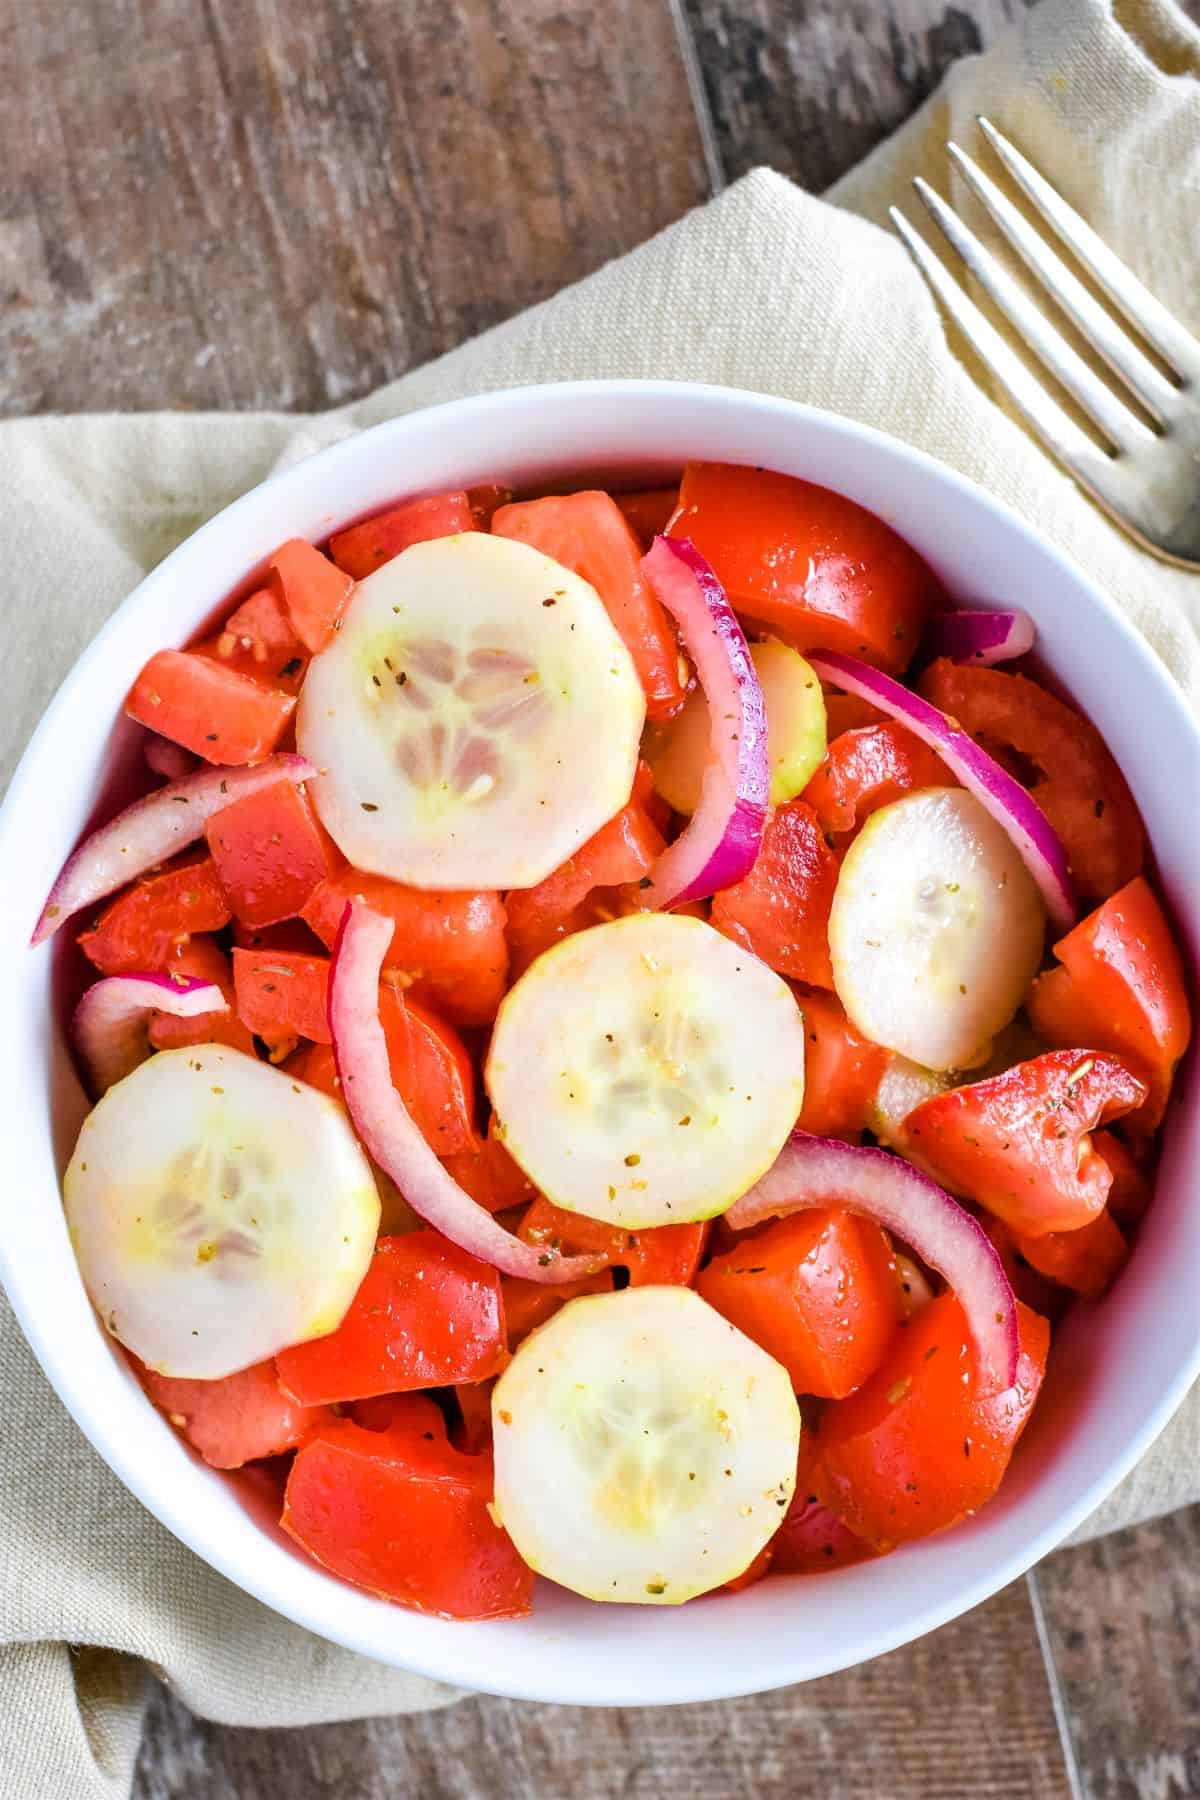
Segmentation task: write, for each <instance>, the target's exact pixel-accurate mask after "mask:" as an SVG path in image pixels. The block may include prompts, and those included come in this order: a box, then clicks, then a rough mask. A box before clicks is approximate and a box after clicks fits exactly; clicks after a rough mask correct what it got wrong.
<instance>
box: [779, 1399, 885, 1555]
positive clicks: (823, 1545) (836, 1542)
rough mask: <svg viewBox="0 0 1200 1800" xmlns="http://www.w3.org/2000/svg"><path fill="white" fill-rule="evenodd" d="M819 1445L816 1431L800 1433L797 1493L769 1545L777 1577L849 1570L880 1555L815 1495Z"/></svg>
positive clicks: (806, 1428) (805, 1430) (805, 1429)
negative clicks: (856, 1564)
mask: <svg viewBox="0 0 1200 1800" xmlns="http://www.w3.org/2000/svg"><path fill="white" fill-rule="evenodd" d="M816 1442H817V1439H816V1432H815V1431H811V1430H809V1428H808V1427H807V1426H806V1427H805V1428H804V1430H803V1431H802V1432H801V1433H800V1454H799V1456H798V1457H797V1459H796V1491H795V1493H794V1494H793V1495H792V1501H791V1505H790V1506H789V1507H788V1509H787V1512H786V1513H785V1514H784V1516H783V1523H782V1525H781V1526H780V1527H779V1530H778V1531H777V1532H776V1533H775V1536H774V1537H773V1538H772V1539H771V1542H770V1543H769V1544H768V1545H767V1549H768V1550H769V1551H770V1552H771V1568H772V1571H773V1572H774V1573H775V1574H776V1575H819V1574H821V1573H822V1572H823V1571H824V1570H826V1569H848V1568H850V1567H852V1566H853V1564H855V1563H860V1562H865V1561H866V1560H867V1558H868V1557H871V1556H875V1555H877V1554H878V1552H877V1551H876V1550H874V1549H873V1548H872V1546H871V1545H870V1544H868V1543H867V1542H866V1541H865V1539H863V1538H860V1537H855V1535H854V1533H853V1532H852V1531H851V1530H850V1527H849V1526H848V1525H843V1524H842V1521H841V1520H840V1519H839V1518H838V1517H837V1515H836V1514H835V1513H831V1512H830V1510H829V1508H828V1507H827V1506H822V1505H821V1502H820V1501H819V1500H818V1499H817V1496H816V1495H815V1494H814V1493H813V1492H812V1483H813V1475H814V1473H815V1470H816V1464H817V1449H816Z"/></svg>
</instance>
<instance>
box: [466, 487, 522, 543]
mask: <svg viewBox="0 0 1200 1800" xmlns="http://www.w3.org/2000/svg"><path fill="white" fill-rule="evenodd" d="M512 497H513V491H512V489H511V488H510V487H501V486H500V485H499V484H498V483H497V482H495V481H484V482H481V483H480V485H479V486H478V487H473V488H468V489H467V504H468V506H469V507H470V508H471V517H472V518H473V519H474V521H475V528H476V530H477V531H490V530H491V529H492V520H493V519H494V518H495V516H496V514H497V513H498V512H499V510H500V508H501V507H502V506H507V505H508V504H509V503H510V501H511V500H512Z"/></svg>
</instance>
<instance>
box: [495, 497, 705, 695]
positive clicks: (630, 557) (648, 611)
mask: <svg viewBox="0 0 1200 1800" xmlns="http://www.w3.org/2000/svg"><path fill="white" fill-rule="evenodd" d="M492 530H493V531H494V532H495V533H496V535H497V536H498V537H510V538H518V539H519V540H520V541H521V543H523V544H532V545H533V548H534V549H535V550H540V551H542V553H543V554H544V555H546V556H552V557H553V558H554V560H555V562H559V563H562V565H563V567H564V568H566V569H572V570H573V571H574V572H575V574H576V575H580V576H582V578H583V579H584V581H590V582H591V584H592V586H593V587H594V588H595V590H596V592H597V593H598V594H599V596H600V598H601V600H603V602H604V605H605V608H606V610H607V612H608V616H609V618H610V619H611V620H612V622H613V624H614V625H615V626H616V628H617V631H618V632H619V633H620V635H621V639H622V641H623V643H624V645H625V648H626V649H627V650H628V652H629V654H630V656H631V657H632V658H633V661H634V666H635V667H636V669H637V672H638V675H639V676H640V678H641V683H642V687H643V689H644V690H645V694H646V711H647V713H648V714H649V716H650V718H652V719H663V718H668V717H669V716H670V715H671V714H672V713H674V712H678V710H679V708H680V706H681V705H682V704H683V696H684V689H685V687H686V676H683V675H682V674H681V670H680V662H679V649H678V646H677V644H676V642H675V633H674V632H673V631H672V629H671V626H670V622H669V621H668V619H667V615H666V613H665V612H664V611H663V608H662V605H661V603H660V602H659V600H658V597H657V595H656V594H655V593H654V592H653V590H652V588H651V587H650V584H649V582H648V581H647V580H646V577H645V575H644V574H643V573H642V558H641V548H640V546H639V544H638V541H637V539H636V538H635V537H634V535H633V532H632V531H631V530H630V528H629V526H628V524H627V523H626V521H625V520H624V519H623V518H622V516H621V512H620V509H619V508H618V506H617V503H616V501H615V500H614V499H613V497H612V495H611V494H604V493H601V492H600V491H599V490H594V491H590V492H585V493H581V494H564V495H561V496H560V495H554V494H552V495H550V496H549V497H548V498H546V499H544V500H521V501H518V502H517V503H516V504H515V505H514V506H502V507H501V508H500V510H499V511H498V512H497V514H496V516H495V518H494V519H493V520H492Z"/></svg>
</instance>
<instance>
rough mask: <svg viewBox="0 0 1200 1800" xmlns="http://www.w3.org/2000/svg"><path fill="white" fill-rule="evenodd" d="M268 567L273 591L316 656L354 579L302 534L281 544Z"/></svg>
mask: <svg viewBox="0 0 1200 1800" xmlns="http://www.w3.org/2000/svg"><path fill="white" fill-rule="evenodd" d="M270 567H271V590H272V592H273V593H274V594H275V595H276V596H277V597H278V599H279V600H280V601H281V602H282V603H283V605H284V607H285V608H286V609H287V615H288V618H289V619H290V620H291V622H292V627H293V629H294V631H295V633H296V636H297V637H298V638H299V639H300V642H301V643H302V644H303V645H304V648H305V649H306V650H310V651H311V652H312V654H313V655H314V656H315V655H316V654H317V652H318V650H323V649H324V648H325V646H326V644H327V643H329V641H330V639H331V638H332V636H333V634H334V632H335V631H336V630H337V629H338V626H339V625H340V624H341V622H342V614H343V613H344V612H345V610H346V608H347V607H348V606H349V604H350V596H351V595H352V594H353V592H354V582H353V581H352V580H351V578H350V576H349V575H347V574H346V573H345V571H344V570H343V569H338V568H335V567H334V565H333V563H331V562H330V560H329V558H328V557H327V556H322V554H321V552H320V551H319V550H317V549H315V548H314V547H313V545H312V544H309V543H306V542H305V540H304V539H303V538H289V539H288V541H287V543H286V544H281V545H280V546H279V548H278V550H276V552H275V554H274V556H272V558H271V564H270Z"/></svg>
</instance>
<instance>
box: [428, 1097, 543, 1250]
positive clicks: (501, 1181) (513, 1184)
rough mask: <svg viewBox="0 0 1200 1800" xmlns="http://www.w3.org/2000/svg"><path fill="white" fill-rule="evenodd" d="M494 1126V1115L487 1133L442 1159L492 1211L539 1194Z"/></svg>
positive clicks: (475, 1196)
mask: <svg viewBox="0 0 1200 1800" xmlns="http://www.w3.org/2000/svg"><path fill="white" fill-rule="evenodd" d="M494 1126H495V1120H494V1118H491V1119H489V1120H488V1128H487V1136H486V1137H474V1138H473V1139H472V1141H471V1143H470V1144H469V1145H467V1146H466V1147H465V1148H464V1149H462V1150H459V1151H456V1152H455V1153H454V1154H453V1155H448V1156H445V1157H444V1158H443V1159H442V1160H443V1161H444V1162H445V1165H446V1168H447V1170H448V1172H449V1173H450V1174H451V1175H452V1176H453V1177H454V1179H455V1181H457V1183H458V1185H459V1187H461V1188H465V1189H466V1191H467V1193H468V1194H470V1196H471V1198H472V1200H474V1201H476V1202H477V1203H478V1204H479V1205H480V1206H482V1207H485V1208H486V1209H487V1211H488V1212H490V1213H498V1212H505V1211H506V1210H507V1209H508V1208H509V1207H510V1206H520V1205H521V1204H522V1203H523V1202H528V1201H530V1200H533V1199H535V1198H536V1189H535V1188H534V1185H533V1183H532V1181H530V1179H529V1177H528V1175H526V1173H525V1171H524V1169H522V1168H521V1167H520V1165H519V1164H518V1163H515V1162H514V1161H513V1159H512V1157H511V1156H510V1155H509V1153H508V1151H507V1150H506V1149H505V1147H504V1145H503V1144H502V1143H501V1141H500V1139H499V1138H498V1137H497V1136H496V1133H495V1129H494ZM533 1285H536V1283H535V1284H533Z"/></svg>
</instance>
